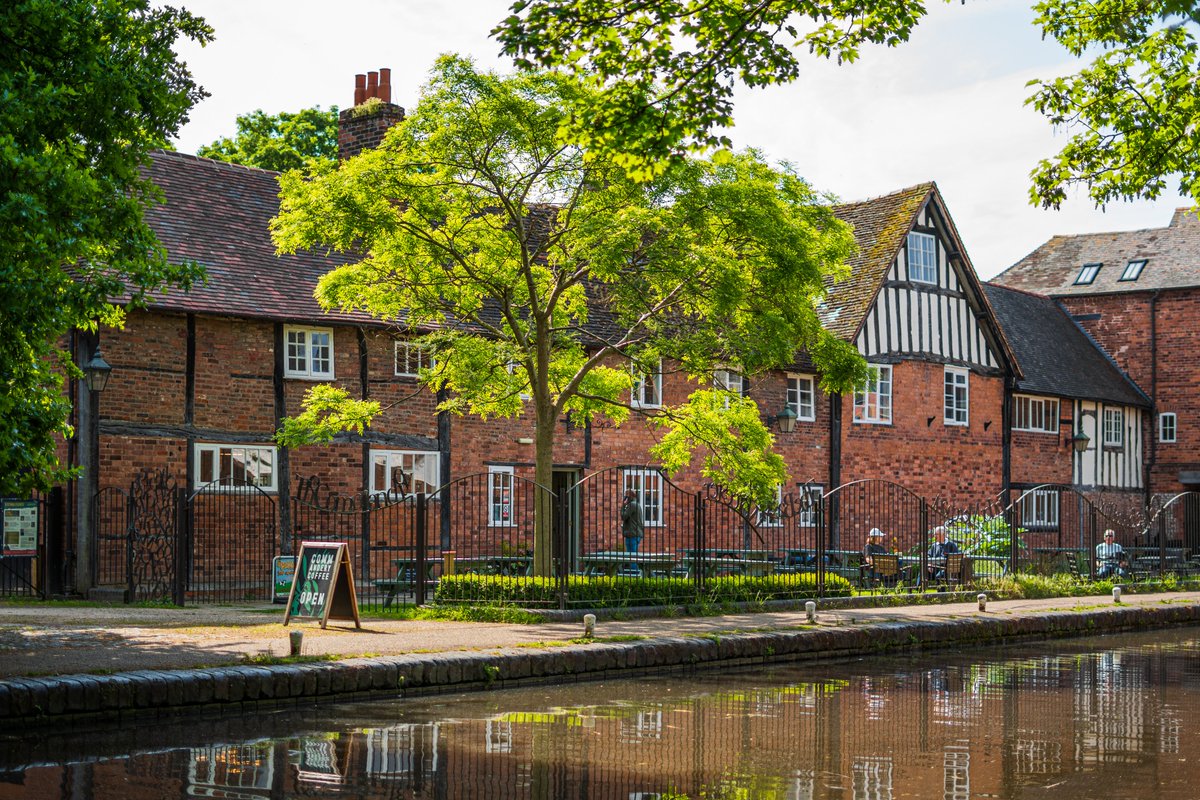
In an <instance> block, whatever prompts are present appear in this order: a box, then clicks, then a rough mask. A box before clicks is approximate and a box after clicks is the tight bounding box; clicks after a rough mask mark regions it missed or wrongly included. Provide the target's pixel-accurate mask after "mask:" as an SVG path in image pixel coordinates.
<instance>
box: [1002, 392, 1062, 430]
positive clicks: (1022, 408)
mask: <svg viewBox="0 0 1200 800" xmlns="http://www.w3.org/2000/svg"><path fill="white" fill-rule="evenodd" d="M1013 430H1018V431H1031V432H1033V433H1058V399H1057V398H1054V397H1030V396H1028V395H1020V394H1019V395H1016V396H1015V397H1014V398H1013Z"/></svg>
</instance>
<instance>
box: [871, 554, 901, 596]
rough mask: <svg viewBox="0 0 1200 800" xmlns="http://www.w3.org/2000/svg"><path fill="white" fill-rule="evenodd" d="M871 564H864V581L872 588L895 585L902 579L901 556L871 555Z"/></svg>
mask: <svg viewBox="0 0 1200 800" xmlns="http://www.w3.org/2000/svg"><path fill="white" fill-rule="evenodd" d="M871 561H872V562H873V563H871V564H869V565H868V564H864V565H863V578H864V583H865V584H867V585H868V586H869V587H870V588H872V589H873V588H875V587H877V586H895V585H896V583H897V581H899V579H900V556H897V555H883V554H881V555H875V556H871Z"/></svg>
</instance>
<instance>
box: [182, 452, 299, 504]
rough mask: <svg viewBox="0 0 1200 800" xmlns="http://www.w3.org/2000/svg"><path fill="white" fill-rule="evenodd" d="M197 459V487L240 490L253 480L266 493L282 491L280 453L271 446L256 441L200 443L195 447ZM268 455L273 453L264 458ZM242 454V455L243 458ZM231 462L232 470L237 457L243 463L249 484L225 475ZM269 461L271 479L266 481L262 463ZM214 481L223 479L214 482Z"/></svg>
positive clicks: (221, 490) (252, 483) (195, 486)
mask: <svg viewBox="0 0 1200 800" xmlns="http://www.w3.org/2000/svg"><path fill="white" fill-rule="evenodd" d="M193 454H194V457H195V459H196V462H195V464H196V472H195V477H194V480H193V485H192V488H193V489H203V488H206V487H209V488H211V489H212V490H213V491H218V492H229V491H234V490H236V489H239V488H241V487H243V486H244V485H245V483H249V484H251V485H253V486H257V487H258V488H260V489H262V490H263V491H264V492H274V491H278V481H279V453H278V451H277V450H276V449H275V448H274V447H272V446H270V445H253V444H220V443H213V442H196V445H195V448H194V450H193ZM205 454H209V455H210V456H211V461H210V462H209V466H208V469H207V470H206V469H205V468H204V456H205ZM264 454H270V457H269V458H268V459H265V460H264V459H263V455H264ZM239 457H240V458H239ZM226 459H228V463H229V465H230V468H231V469H232V466H233V464H234V463H235V459H236V460H237V462H238V463H240V464H242V472H243V474H244V475H245V476H247V477H248V478H252V479H249V480H247V481H246V482H245V483H236V484H235V483H233V475H232V474H229V475H224V476H223V475H221V471H222V465H223V464H224V463H226ZM264 461H266V462H267V463H269V469H270V471H269V472H268V473H267V474H268V475H269V478H268V479H267V480H265V481H264V480H263V477H262V475H263V472H264V470H263V468H262V465H263V463H264ZM214 481H220V483H219V484H216V485H214Z"/></svg>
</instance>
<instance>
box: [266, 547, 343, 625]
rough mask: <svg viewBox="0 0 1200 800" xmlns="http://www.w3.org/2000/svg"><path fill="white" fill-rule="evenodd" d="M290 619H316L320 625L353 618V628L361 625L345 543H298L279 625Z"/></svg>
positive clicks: (285, 623)
mask: <svg viewBox="0 0 1200 800" xmlns="http://www.w3.org/2000/svg"><path fill="white" fill-rule="evenodd" d="M293 618H295V619H315V620H320V622H321V627H322V628H324V627H325V626H326V624H328V622H329V620H331V619H340V620H353V621H354V627H356V628H361V627H362V623H361V622H360V621H359V618H358V596H357V595H356V594H355V591H354V572H353V571H352V570H351V568H350V553H349V550H348V548H347V547H346V543H345V542H301V543H300V552H299V553H297V554H296V575H295V577H294V578H293V579H292V591H291V592H290V593H289V595H288V603H287V611H286V612H284V615H283V624H284V625H287V624H288V622H290V621H291V620H292V619H293Z"/></svg>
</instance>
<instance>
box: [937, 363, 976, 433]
mask: <svg viewBox="0 0 1200 800" xmlns="http://www.w3.org/2000/svg"><path fill="white" fill-rule="evenodd" d="M970 374H971V373H970V371H969V370H965V369H960V368H958V367H946V379H945V385H946V402H945V407H944V411H943V413H942V420H943V422H945V423H946V424H947V425H966V424H967V422H968V419H969V416H968V414H969V412H968V409H969V408H970V396H969V393H968V388H969V380H970Z"/></svg>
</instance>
